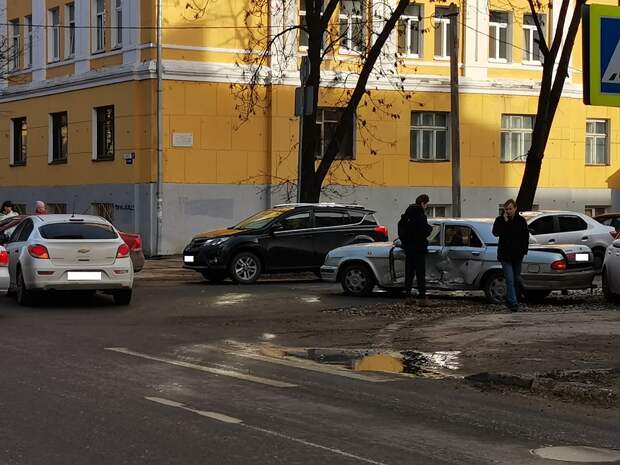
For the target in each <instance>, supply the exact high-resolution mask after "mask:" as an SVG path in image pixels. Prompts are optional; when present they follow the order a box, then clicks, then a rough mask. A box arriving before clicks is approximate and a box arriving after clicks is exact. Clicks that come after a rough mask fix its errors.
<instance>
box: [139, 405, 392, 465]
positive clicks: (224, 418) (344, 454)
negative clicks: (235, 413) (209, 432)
mask: <svg viewBox="0 0 620 465" xmlns="http://www.w3.org/2000/svg"><path fill="white" fill-rule="evenodd" d="M145 399H146V400H149V401H151V402H156V403H158V404H161V405H165V406H166V407H174V408H179V409H181V410H186V411H188V412H192V413H195V414H197V415H200V416H203V417H207V418H211V419H212V420H216V421H221V422H223V423H228V424H234V425H238V426H242V427H244V428H247V429H250V430H252V431H257V432H259V433H263V434H268V435H270V436H274V437H277V438H281V439H286V440H287V441H292V442H296V443H298V444H303V445H304V446H308V447H313V448H315V449H321V450H325V451H328V452H331V453H332V454H336V455H340V456H342V457H347V458H350V459H354V460H357V461H359V462H363V463H370V464H371V465H386V464H385V463H384V462H377V461H376V460H372V459H368V458H366V457H361V456H359V455H355V454H351V453H349V452H345V451H343V450H340V449H335V448H333V447H328V446H323V445H321V444H317V443H315V442H311V441H306V440H305V439H299V438H296V437H294V436H290V435H288V434H283V433H278V432H277V431H273V430H270V429H266V428H261V427H259V426H252V425H248V424H246V423H244V422H243V420H241V419H239V418H235V417H230V416H228V415H224V414H222V413H217V412H208V411H204V410H197V409H193V408H191V407H187V406H186V405H185V404H182V403H181V402H176V401H174V400H169V399H162V398H161V397H145Z"/></svg>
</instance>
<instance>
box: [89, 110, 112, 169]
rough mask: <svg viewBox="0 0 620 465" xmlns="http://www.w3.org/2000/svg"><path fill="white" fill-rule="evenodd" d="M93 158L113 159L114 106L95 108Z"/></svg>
mask: <svg viewBox="0 0 620 465" xmlns="http://www.w3.org/2000/svg"><path fill="white" fill-rule="evenodd" d="M94 113H95V118H96V124H97V129H96V131H95V144H94V149H95V153H94V157H93V159H94V160H114V106H107V107H99V108H95V111H94Z"/></svg>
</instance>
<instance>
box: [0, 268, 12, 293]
mask: <svg viewBox="0 0 620 465" xmlns="http://www.w3.org/2000/svg"><path fill="white" fill-rule="evenodd" d="M9 282H10V279H9V269H8V268H5V267H3V268H0V295H4V294H6V293H7V291H8V290H9Z"/></svg>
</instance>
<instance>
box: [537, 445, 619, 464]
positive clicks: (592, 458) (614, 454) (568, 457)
mask: <svg viewBox="0 0 620 465" xmlns="http://www.w3.org/2000/svg"><path fill="white" fill-rule="evenodd" d="M531 453H532V454H534V455H536V456H537V457H540V458H543V459H547V460H559V461H562V462H578V463H612V462H616V463H617V462H620V451H619V450H614V449H600V448H598V447H586V446H569V447H542V448H540V449H534V450H532V451H531Z"/></svg>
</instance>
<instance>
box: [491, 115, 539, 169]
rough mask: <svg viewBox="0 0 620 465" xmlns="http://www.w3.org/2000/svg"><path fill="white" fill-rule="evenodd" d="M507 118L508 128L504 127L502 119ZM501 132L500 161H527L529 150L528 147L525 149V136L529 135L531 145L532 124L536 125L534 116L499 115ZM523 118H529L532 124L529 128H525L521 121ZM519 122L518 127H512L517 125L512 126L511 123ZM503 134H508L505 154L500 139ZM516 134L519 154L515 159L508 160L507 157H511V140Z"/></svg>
mask: <svg viewBox="0 0 620 465" xmlns="http://www.w3.org/2000/svg"><path fill="white" fill-rule="evenodd" d="M505 117H506V118H508V121H509V122H510V124H509V127H504V118H505ZM501 118H502V120H501V131H500V144H499V146H500V161H501V162H503V163H512V162H525V161H526V160H527V151H528V150H529V147H526V145H527V143H526V141H525V139H526V135H528V134H529V136H530V143H531V139H532V133H533V132H534V124H536V120H535V117H534V115H515V114H502V115H501ZM525 118H531V121H532V124H531V128H525V127H524V124H523V121H524V120H525ZM518 120H521V124H520V127H514V126H517V125H514V126H513V123H514V122H515V121H518ZM504 134H508V137H507V141H508V142H507V144H506V151H507V153H504V150H503V148H504V145H502V138H503V136H504ZM514 134H517V135H518V138H519V141H518V145H521V148H522V150H521V152H522V153H521V154H520V155H519V156H518V157H516V158H509V156H510V157H511V156H512V140H513V137H512V136H513V135H514Z"/></svg>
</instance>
